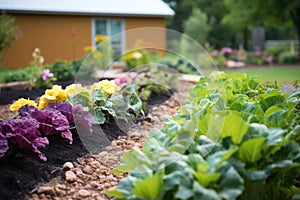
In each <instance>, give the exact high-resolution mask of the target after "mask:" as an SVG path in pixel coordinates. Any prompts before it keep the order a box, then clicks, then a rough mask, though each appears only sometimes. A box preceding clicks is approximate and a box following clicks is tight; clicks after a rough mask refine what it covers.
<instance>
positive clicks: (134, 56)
mask: <svg viewBox="0 0 300 200" xmlns="http://www.w3.org/2000/svg"><path fill="white" fill-rule="evenodd" d="M131 56H132V58H133V59H136V60H138V59H140V58H141V57H142V56H143V55H142V54H141V53H140V52H134V53H132V54H131Z"/></svg>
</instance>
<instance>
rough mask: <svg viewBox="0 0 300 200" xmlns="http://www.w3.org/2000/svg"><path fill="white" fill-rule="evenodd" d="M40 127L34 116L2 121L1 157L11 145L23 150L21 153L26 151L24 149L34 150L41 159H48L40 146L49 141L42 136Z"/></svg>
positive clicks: (0, 132) (0, 127) (0, 126)
mask: <svg viewBox="0 0 300 200" xmlns="http://www.w3.org/2000/svg"><path fill="white" fill-rule="evenodd" d="M38 128H39V123H38V122H37V121H36V120H35V119H33V118H27V117H23V118H20V119H10V120H5V121H1V122H0V158H1V157H3V156H4V155H5V153H6V152H7V151H8V149H9V146H12V147H13V149H14V150H16V151H21V153H24V150H27V151H32V152H34V153H36V154H37V155H38V157H39V158H40V159H41V160H44V161H46V160H47V158H46V156H45V155H44V154H42V153H41V152H40V151H39V150H38V148H39V147H45V146H47V145H48V144H49V141H48V139H47V138H45V137H41V133H40V132H39V130H38ZM8 144H9V145H8Z"/></svg>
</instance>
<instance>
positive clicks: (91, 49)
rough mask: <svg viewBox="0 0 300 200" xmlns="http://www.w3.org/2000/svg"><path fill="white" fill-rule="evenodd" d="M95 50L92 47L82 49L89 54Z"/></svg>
mask: <svg viewBox="0 0 300 200" xmlns="http://www.w3.org/2000/svg"><path fill="white" fill-rule="evenodd" d="M94 50H95V47H94V46H86V47H84V51H85V52H86V53H90V52H92V51H94Z"/></svg>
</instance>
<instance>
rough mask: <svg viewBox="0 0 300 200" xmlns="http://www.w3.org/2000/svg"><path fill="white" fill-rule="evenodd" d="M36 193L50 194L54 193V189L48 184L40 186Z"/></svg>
mask: <svg viewBox="0 0 300 200" xmlns="http://www.w3.org/2000/svg"><path fill="white" fill-rule="evenodd" d="M37 193H38V194H50V195H55V191H54V188H53V187H50V186H41V187H40V188H39V189H38V191H37Z"/></svg>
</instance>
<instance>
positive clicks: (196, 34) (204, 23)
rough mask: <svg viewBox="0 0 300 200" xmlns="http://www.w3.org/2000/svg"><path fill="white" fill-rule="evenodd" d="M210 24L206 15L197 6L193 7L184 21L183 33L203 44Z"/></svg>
mask: <svg viewBox="0 0 300 200" xmlns="http://www.w3.org/2000/svg"><path fill="white" fill-rule="evenodd" d="M210 30H211V25H210V24H209V23H208V20H207V15H206V14H205V13H204V12H202V11H201V10H200V9H199V8H195V9H193V12H192V15H191V16H190V17H189V18H188V19H187V20H186V21H185V22H184V33H185V34H187V35H188V36H190V37H191V38H193V39H194V40H196V41H197V42H199V43H200V44H201V45H203V44H204V43H205V42H206V41H207V37H208V33H209V31H210Z"/></svg>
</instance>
